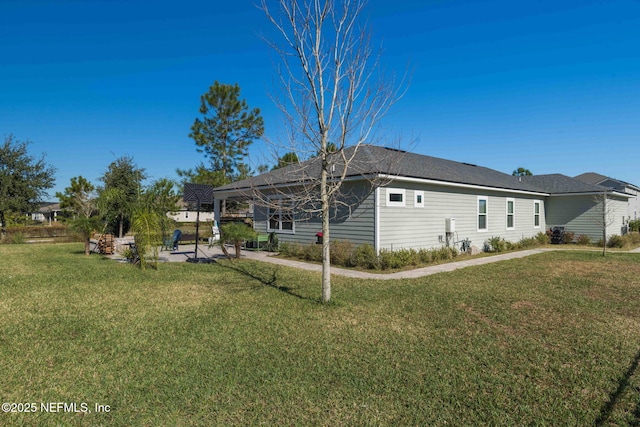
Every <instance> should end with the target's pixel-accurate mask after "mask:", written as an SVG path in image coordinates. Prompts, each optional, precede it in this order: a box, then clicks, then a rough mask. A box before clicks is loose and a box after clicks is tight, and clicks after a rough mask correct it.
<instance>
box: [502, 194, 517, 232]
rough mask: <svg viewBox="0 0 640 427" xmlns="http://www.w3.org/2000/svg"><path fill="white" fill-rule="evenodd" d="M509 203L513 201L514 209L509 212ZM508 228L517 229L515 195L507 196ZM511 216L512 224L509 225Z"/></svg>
mask: <svg viewBox="0 0 640 427" xmlns="http://www.w3.org/2000/svg"><path fill="white" fill-rule="evenodd" d="M509 203H511V207H512V211H511V213H509ZM505 209H506V218H505V219H506V228H507V230H515V229H516V199H514V198H513V197H507V199H506V204H505ZM509 216H511V226H509Z"/></svg>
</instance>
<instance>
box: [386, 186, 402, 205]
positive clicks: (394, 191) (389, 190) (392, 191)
mask: <svg viewBox="0 0 640 427" xmlns="http://www.w3.org/2000/svg"><path fill="white" fill-rule="evenodd" d="M406 193H407V191H406V190H405V189H404V188H387V194H386V200H387V206H388V207H400V208H403V207H405V206H406V201H407V194H406ZM391 194H402V201H401V202H392V201H391V200H389V198H390V196H391Z"/></svg>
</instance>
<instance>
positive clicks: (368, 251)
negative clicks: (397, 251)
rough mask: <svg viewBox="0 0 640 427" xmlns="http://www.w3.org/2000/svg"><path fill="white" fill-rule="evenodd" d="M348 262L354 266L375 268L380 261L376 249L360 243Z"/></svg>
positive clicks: (377, 267) (378, 266) (378, 265)
mask: <svg viewBox="0 0 640 427" xmlns="http://www.w3.org/2000/svg"><path fill="white" fill-rule="evenodd" d="M350 264H351V265H352V266H354V267H361V268H367V269H370V270H373V269H375V270H377V269H379V268H380V262H379V260H378V255H377V254H376V250H375V249H374V247H373V246H371V245H366V244H365V245H360V246H358V247H357V248H355V250H354V251H353V253H352V254H351V260H350Z"/></svg>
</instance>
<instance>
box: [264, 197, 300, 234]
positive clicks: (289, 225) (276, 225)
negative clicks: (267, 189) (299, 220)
mask: <svg viewBox="0 0 640 427" xmlns="http://www.w3.org/2000/svg"><path fill="white" fill-rule="evenodd" d="M267 218H268V220H269V221H268V224H267V231H278V232H282V233H291V234H293V233H294V232H295V227H294V223H295V221H294V219H293V203H292V202H291V200H288V199H282V198H274V199H270V200H269V206H268V207H267Z"/></svg>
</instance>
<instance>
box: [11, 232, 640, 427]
mask: <svg viewBox="0 0 640 427" xmlns="http://www.w3.org/2000/svg"><path fill="white" fill-rule="evenodd" d="M81 252H82V245H81V244H55V245H0V396H1V400H2V402H14V403H36V405H37V412H36V413H26V414H25V413H23V414H19V413H0V425H87V426H88V425H91V426H95V425H109V426H111V425H122V426H131V425H147V426H156V425H206V426H210V425H292V426H293V425H295V426H299V425H328V426H337V425H376V426H377V425H394V426H395V425H416V426H418V425H419V426H425V425H531V424H534V425H553V426H559V425H579V426H583V425H594V424H595V425H629V424H631V425H638V424H639V423H640V372H636V365H637V363H638V360H639V359H640V303H639V302H640V254H610V255H608V256H607V257H606V258H603V257H601V256H600V255H599V254H598V253H580V252H568V251H563V252H555V253H544V254H540V255H536V256H532V257H528V258H524V259H519V260H513V261H506V262H500V263H495V264H488V265H484V266H479V267H471V268H467V269H464V270H459V271H456V272H452V273H444V274H439V275H435V276H429V277H426V278H423V279H416V280H403V281H360V280H354V279H348V278H342V277H334V279H333V298H334V302H333V303H332V304H329V305H327V306H323V305H322V304H320V303H319V302H318V298H319V297H320V276H319V275H318V274H315V273H310V272H302V271H297V270H292V269H287V268H283V267H276V266H273V265H268V264H260V263H253V262H248V261H243V262H240V263H228V262H225V263H222V264H214V265H194V264H187V263H181V264H170V265H169V264H162V265H161V266H160V269H159V271H154V270H147V271H140V270H138V269H136V268H134V267H132V266H130V265H127V264H118V263H116V262H114V261H111V260H107V259H104V258H101V257H100V256H95V255H94V256H91V257H90V258H85V257H84V255H82V253H81ZM46 402H64V403H76V404H77V409H78V411H79V412H64V410H63V411H62V412H57V413H46V412H44V411H43V409H42V407H41V406H40V405H41V403H46ZM83 403H84V404H86V405H87V407H86V408H88V409H89V410H91V412H86V413H85V412H82V409H83V408H84V407H83V406H82V404H83ZM95 404H102V405H108V406H109V408H110V412H101V413H96V412H95ZM54 407H55V405H54ZM16 408H17V405H16ZM68 409H72V408H68Z"/></svg>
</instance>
